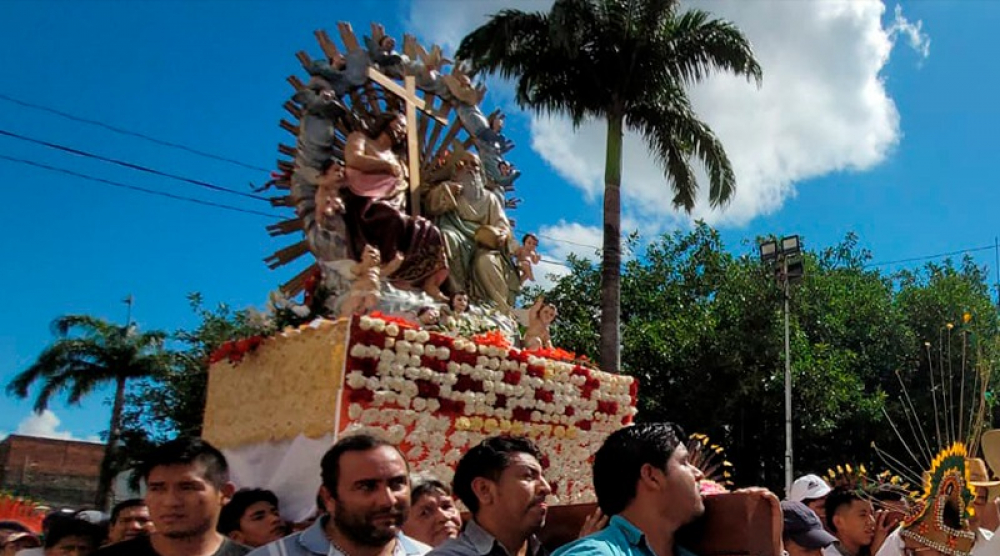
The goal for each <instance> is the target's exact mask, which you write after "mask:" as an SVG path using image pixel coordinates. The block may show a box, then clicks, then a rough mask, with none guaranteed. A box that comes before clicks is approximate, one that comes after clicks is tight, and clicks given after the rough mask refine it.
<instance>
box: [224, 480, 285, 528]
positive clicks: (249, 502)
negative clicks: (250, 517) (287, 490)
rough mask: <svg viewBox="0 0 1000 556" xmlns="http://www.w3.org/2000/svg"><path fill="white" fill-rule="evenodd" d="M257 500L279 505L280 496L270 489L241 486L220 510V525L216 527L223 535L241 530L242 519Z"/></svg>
mask: <svg viewBox="0 0 1000 556" xmlns="http://www.w3.org/2000/svg"><path fill="white" fill-rule="evenodd" d="M257 502H269V503H270V504H271V505H272V506H274V507H275V508H277V507H278V497H277V496H276V495H275V494H274V493H273V492H271V491H270V490H264V489H262V488H241V489H240V490H237V491H236V494H233V497H232V498H231V499H230V500H229V502H228V503H227V504H226V505H225V506H223V507H222V511H221V512H219V525H218V526H217V527H216V529H217V530H218V531H219V532H220V533H222V534H223V535H228V534H229V533H232V532H233V531H239V530H240V519H242V518H243V514H245V513H246V512H247V509H248V508H250V506H253V505H254V504H256V503H257Z"/></svg>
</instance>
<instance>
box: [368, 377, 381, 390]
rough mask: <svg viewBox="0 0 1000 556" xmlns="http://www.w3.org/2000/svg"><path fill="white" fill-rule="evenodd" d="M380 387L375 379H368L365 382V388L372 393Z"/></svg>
mask: <svg viewBox="0 0 1000 556" xmlns="http://www.w3.org/2000/svg"><path fill="white" fill-rule="evenodd" d="M378 386H379V380H378V379H377V378H375V377H368V378H367V379H366V380H365V388H367V389H369V390H371V391H372V392H374V391H375V390H378Z"/></svg>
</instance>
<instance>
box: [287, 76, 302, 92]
mask: <svg viewBox="0 0 1000 556" xmlns="http://www.w3.org/2000/svg"><path fill="white" fill-rule="evenodd" d="M287 81H288V82H289V83H290V84H291V85H292V87H295V90H296V91H301V90H302V89H305V88H306V84H305V83H303V82H302V80H301V79H299V78H298V76H295V75H289V76H288V79H287Z"/></svg>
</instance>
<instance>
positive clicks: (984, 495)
mask: <svg viewBox="0 0 1000 556" xmlns="http://www.w3.org/2000/svg"><path fill="white" fill-rule="evenodd" d="M965 464H966V465H967V466H968V468H969V487H971V489H972V492H973V494H975V496H976V497H975V498H974V499H973V500H972V507H973V509H974V510H975V511H974V512H973V514H972V517H971V518H969V525H970V526H972V528H973V530H974V531H976V534H977V535H978V536H980V537H985V538H986V540H989V539H990V537H992V536H993V535H992V533H993V532H994V531H996V530H997V527H1000V510H998V509H997V505H996V502H995V500H994V499H995V498H996V496H991V492H990V491H991V489H993V490H995V487H996V486H997V485H1000V481H991V480H990V474H989V471H987V470H986V462H985V461H983V460H982V459H980V458H966V459H965ZM984 532H985V534H984ZM977 542H979V541H977Z"/></svg>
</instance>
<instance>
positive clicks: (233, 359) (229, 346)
mask: <svg viewBox="0 0 1000 556" xmlns="http://www.w3.org/2000/svg"><path fill="white" fill-rule="evenodd" d="M263 343H264V337H263V336H250V337H249V338H242V339H239V340H230V341H228V342H223V343H222V345H220V346H219V347H218V349H216V350H215V351H213V352H212V353H211V355H209V356H208V363H209V365H212V364H215V363H218V362H219V361H222V360H223V359H228V360H229V362H230V363H232V364H233V365H236V364H238V363H239V362H240V361H243V357H244V356H245V355H246V354H247V353H249V352H252V351H254V350H256V349H257V348H258V347H260V345H261V344H263Z"/></svg>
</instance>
